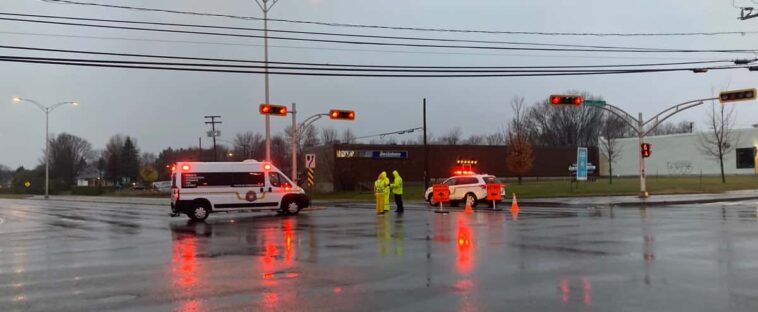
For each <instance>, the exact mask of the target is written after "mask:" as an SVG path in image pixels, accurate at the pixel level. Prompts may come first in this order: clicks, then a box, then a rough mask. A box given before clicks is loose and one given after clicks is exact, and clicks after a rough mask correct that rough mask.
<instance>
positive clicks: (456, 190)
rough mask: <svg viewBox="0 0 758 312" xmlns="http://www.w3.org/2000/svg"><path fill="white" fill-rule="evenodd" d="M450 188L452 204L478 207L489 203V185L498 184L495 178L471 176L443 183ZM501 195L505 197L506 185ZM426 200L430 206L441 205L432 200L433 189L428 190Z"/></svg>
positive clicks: (456, 177)
mask: <svg viewBox="0 0 758 312" xmlns="http://www.w3.org/2000/svg"><path fill="white" fill-rule="evenodd" d="M442 183H443V184H447V185H448V186H449V187H450V204H451V205H457V204H458V203H460V202H464V203H469V204H471V207H476V204H477V203H489V204H491V202H488V201H487V183H498V181H497V180H495V176H492V175H488V174H470V175H460V176H453V177H450V178H448V179H447V180H445V182H442ZM500 194H501V195H502V196H503V197H505V194H506V193H505V185H503V187H502V188H501V189H500ZM424 198H426V201H427V202H429V204H430V205H432V206H436V205H439V203H437V202H435V201H434V200H433V199H432V188H431V187H430V188H428V189H426V192H425V193H424Z"/></svg>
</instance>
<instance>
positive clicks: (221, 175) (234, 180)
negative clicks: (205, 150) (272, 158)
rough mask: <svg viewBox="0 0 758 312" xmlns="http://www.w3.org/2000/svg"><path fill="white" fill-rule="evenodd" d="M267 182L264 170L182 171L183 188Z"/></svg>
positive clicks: (250, 184)
mask: <svg viewBox="0 0 758 312" xmlns="http://www.w3.org/2000/svg"><path fill="white" fill-rule="evenodd" d="M264 184H265V177H264V175H263V173H262V172H189V173H182V188H196V187H206V186H226V187H258V186H263V185H264Z"/></svg>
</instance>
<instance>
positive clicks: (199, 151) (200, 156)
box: [197, 137, 203, 161]
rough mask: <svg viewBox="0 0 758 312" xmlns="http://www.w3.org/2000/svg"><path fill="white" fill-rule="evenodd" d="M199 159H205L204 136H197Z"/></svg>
mask: <svg viewBox="0 0 758 312" xmlns="http://www.w3.org/2000/svg"><path fill="white" fill-rule="evenodd" d="M197 147H198V148H199V149H198V150H197V161H203V137H197Z"/></svg>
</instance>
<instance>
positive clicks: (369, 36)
mask: <svg viewBox="0 0 758 312" xmlns="http://www.w3.org/2000/svg"><path fill="white" fill-rule="evenodd" d="M0 15H5V16H20V17H31V18H47V19H61V20H76V21H89V22H106V23H122V24H137V25H153V26H171V27H193V28H205V29H223V30H243V31H257V32H261V31H264V30H263V29H262V28H250V27H231V26H215V25H205V24H180V23H165V22H145V21H134V20H117V19H101V18H86V17H71V16H57V15H39V14H20V13H7V12H0ZM268 31H269V32H274V33H286V34H298V35H317V36H338V37H352V38H370V39H391V40H414V41H437V42H463V43H486V44H504V45H531V46H551V47H574V48H595V49H633V50H652V51H666V50H671V49H661V48H639V47H619V46H598V45H579V44H557V43H541V42H516V41H494V40H470V39H449V38H426V37H404V36H379V35H365V34H348V33H332V32H314V31H295V30H280V29H268Z"/></svg>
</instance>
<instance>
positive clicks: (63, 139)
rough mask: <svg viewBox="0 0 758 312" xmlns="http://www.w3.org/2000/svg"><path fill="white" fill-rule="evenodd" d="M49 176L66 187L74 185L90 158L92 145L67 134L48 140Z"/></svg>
mask: <svg viewBox="0 0 758 312" xmlns="http://www.w3.org/2000/svg"><path fill="white" fill-rule="evenodd" d="M49 144H50V155H49V157H50V173H51V174H50V175H51V176H52V177H54V178H57V179H61V180H62V181H64V182H65V183H66V184H67V185H74V184H76V177H77V176H78V175H79V173H80V172H81V171H82V170H83V169H84V168H86V167H87V161H88V160H89V159H90V158H92V156H93V154H92V145H91V144H90V143H89V142H87V140H85V139H82V138H80V137H78V136H75V135H71V134H68V133H61V134H59V135H58V136H56V137H53V138H51V139H50V143H49Z"/></svg>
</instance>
